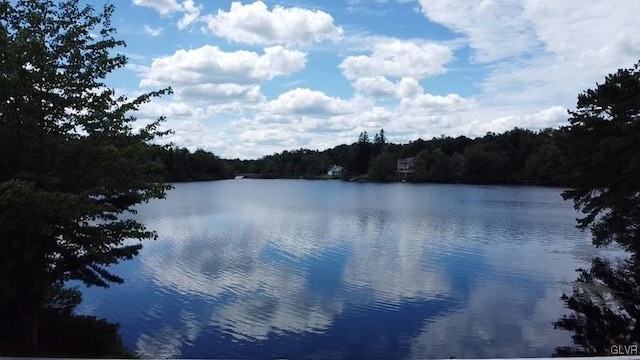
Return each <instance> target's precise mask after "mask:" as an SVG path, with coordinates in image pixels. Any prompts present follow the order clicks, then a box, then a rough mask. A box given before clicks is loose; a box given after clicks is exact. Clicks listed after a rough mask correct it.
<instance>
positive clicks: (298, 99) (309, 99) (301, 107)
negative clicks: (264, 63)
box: [263, 88, 367, 116]
mask: <svg viewBox="0 0 640 360" xmlns="http://www.w3.org/2000/svg"><path fill="white" fill-rule="evenodd" d="M363 101H364V100H363V99H353V100H351V101H347V100H343V99H340V98H336V97H330V96H327V95H326V94H324V93H323V92H321V91H315V90H310V89H304V88H296V89H293V90H291V91H287V92H286V93H283V94H280V96H278V98H277V99H275V100H273V101H270V102H269V103H267V104H265V106H264V107H263V110H264V112H265V113H269V114H312V115H325V116H326V115H338V114H348V113H354V112H356V111H357V110H358V109H362V108H364V107H365V106H366V105H367V104H365V103H364V102H363Z"/></svg>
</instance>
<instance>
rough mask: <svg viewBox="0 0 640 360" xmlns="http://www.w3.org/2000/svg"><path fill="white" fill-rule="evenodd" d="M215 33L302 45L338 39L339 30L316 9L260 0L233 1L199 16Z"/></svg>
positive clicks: (237, 38)
mask: <svg viewBox="0 0 640 360" xmlns="http://www.w3.org/2000/svg"><path fill="white" fill-rule="evenodd" d="M203 20H204V21H205V22H206V23H207V28H208V29H209V31H211V33H213V34H214V35H216V36H219V37H222V38H225V39H227V40H230V41H234V42H240V43H247V44H262V45H273V44H283V45H302V44H310V43H315V42H321V41H325V40H331V41H338V40H340V38H342V33H343V30H342V28H340V27H337V26H335V25H334V23H333V17H332V16H331V15H329V14H327V13H325V12H323V11H320V10H309V9H304V8H299V7H291V8H285V7H282V6H275V7H274V8H273V10H271V11H270V10H269V9H268V8H267V5H266V4H265V3H264V2H262V1H256V2H253V3H251V4H247V5H243V4H242V3H240V2H233V3H232V4H231V9H230V10H229V11H224V10H218V13H217V14H216V15H208V16H205V17H203Z"/></svg>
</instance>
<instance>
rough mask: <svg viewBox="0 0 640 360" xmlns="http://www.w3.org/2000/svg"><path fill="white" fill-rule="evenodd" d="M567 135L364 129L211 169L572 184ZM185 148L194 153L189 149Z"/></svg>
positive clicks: (216, 173)
mask: <svg viewBox="0 0 640 360" xmlns="http://www.w3.org/2000/svg"><path fill="white" fill-rule="evenodd" d="M565 136H566V135H565V132H564V130H562V129H560V130H554V129H545V130H542V131H538V132H534V131H531V130H525V129H519V128H515V129H513V130H511V131H507V132H505V133H503V134H494V133H488V134H487V135H485V136H484V137H481V138H476V139H470V138H467V137H464V136H459V137H456V138H452V137H444V136H442V137H437V138H433V139H431V140H422V139H418V140H415V141H411V142H409V143H408V144H394V143H389V142H387V140H386V136H385V134H384V130H380V132H379V133H376V134H375V136H374V141H373V142H371V141H370V140H369V136H368V134H367V133H366V132H363V133H361V134H360V136H359V138H358V141H357V142H355V143H353V144H350V145H339V146H336V147H334V148H331V149H328V150H324V151H316V150H307V149H300V150H295V151H286V150H285V151H283V152H281V153H277V154H273V155H268V156H265V157H263V158H260V159H257V160H238V159H236V160H227V166H226V167H223V166H222V165H217V168H216V167H215V166H212V167H210V168H211V169H212V172H211V174H212V177H214V178H225V177H229V176H230V175H231V174H245V175H250V176H258V177H266V178H318V177H321V176H323V175H325V174H326V173H327V169H328V168H329V167H330V166H332V165H339V166H342V167H344V168H345V169H346V173H345V175H344V176H345V177H347V178H358V179H368V180H371V181H396V180H403V179H404V180H407V181H412V182H442V183H454V182H461V183H494V184H543V185H566V184H567V182H568V179H569V176H570V172H569V167H568V163H567V161H568V160H567V157H566V156H565V154H564V152H563V150H562V142H563V139H564V137H565ZM181 151H183V153H184V156H189V155H188V154H187V152H186V150H181ZM198 154H200V155H199V156H204V154H205V153H204V152H199V153H198ZM192 156H193V155H192ZM209 156H210V157H213V154H209ZM411 157H414V158H415V159H414V162H413V164H412V166H411V169H412V172H411V173H408V174H407V175H406V176H403V174H400V173H398V172H397V166H396V165H397V160H398V159H405V158H411ZM216 159H217V158H216ZM168 166H169V167H171V165H170V164H168ZM188 172H189V171H188V170H187V171H185V173H188ZM172 178H176V177H175V176H173V177H172Z"/></svg>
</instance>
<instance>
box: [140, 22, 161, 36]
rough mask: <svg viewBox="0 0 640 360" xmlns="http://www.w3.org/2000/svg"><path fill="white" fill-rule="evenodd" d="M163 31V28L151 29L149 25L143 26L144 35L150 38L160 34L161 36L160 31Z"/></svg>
mask: <svg viewBox="0 0 640 360" xmlns="http://www.w3.org/2000/svg"><path fill="white" fill-rule="evenodd" d="M163 30H164V28H162V27H159V28H155V29H154V28H152V27H150V26H149V25H146V24H145V25H144V33H145V34H147V35H149V36H151V37H156V36H158V35H160V34H162V31H163Z"/></svg>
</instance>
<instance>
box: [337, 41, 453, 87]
mask: <svg viewBox="0 0 640 360" xmlns="http://www.w3.org/2000/svg"><path fill="white" fill-rule="evenodd" d="M452 59H453V54H452V51H451V48H449V47H447V46H445V45H440V44H435V43H425V44H420V43H415V42H407V41H402V40H397V39H395V40H391V41H388V42H384V43H378V44H376V45H375V46H374V48H373V50H372V52H371V55H370V56H367V55H357V56H349V57H347V58H346V59H344V60H343V61H342V63H341V64H340V65H339V68H340V69H342V71H343V73H344V75H345V76H346V77H347V79H357V78H361V77H375V76H392V77H414V78H417V79H422V78H425V77H429V76H433V75H438V74H442V73H444V72H446V69H445V67H444V65H445V64H446V63H448V62H449V61H451V60H452Z"/></svg>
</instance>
